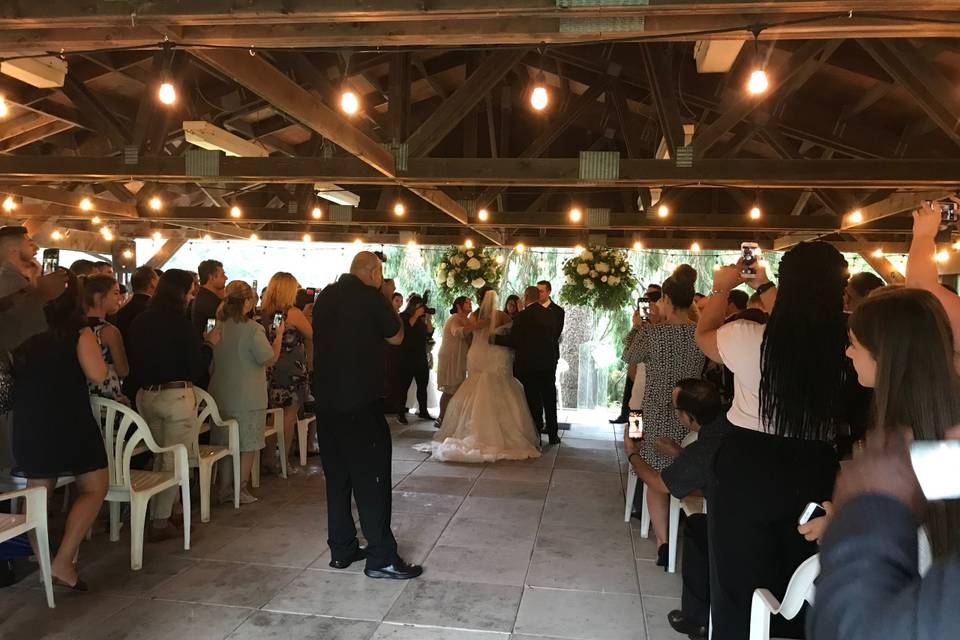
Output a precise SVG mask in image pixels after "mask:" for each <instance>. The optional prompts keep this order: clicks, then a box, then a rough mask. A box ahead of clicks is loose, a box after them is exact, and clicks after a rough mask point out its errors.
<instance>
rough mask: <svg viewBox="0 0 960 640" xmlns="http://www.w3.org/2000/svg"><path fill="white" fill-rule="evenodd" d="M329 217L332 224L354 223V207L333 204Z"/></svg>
mask: <svg viewBox="0 0 960 640" xmlns="http://www.w3.org/2000/svg"><path fill="white" fill-rule="evenodd" d="M327 215H328V219H329V220H330V222H341V223H343V222H353V207H351V206H349V205H346V204H332V205H330V211H329V212H328V214H327Z"/></svg>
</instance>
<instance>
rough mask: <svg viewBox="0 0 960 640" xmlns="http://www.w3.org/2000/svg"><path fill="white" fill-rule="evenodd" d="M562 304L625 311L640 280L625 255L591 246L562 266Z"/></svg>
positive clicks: (606, 248) (618, 251) (620, 252)
mask: <svg viewBox="0 0 960 640" xmlns="http://www.w3.org/2000/svg"><path fill="white" fill-rule="evenodd" d="M563 275H564V285H563V289H561V290H560V300H561V301H562V302H565V303H568V304H573V305H577V306H581V307H594V308H600V309H610V310H622V309H624V308H626V307H627V306H628V305H629V304H630V302H631V300H630V297H631V295H632V293H633V291H634V289H636V287H637V280H636V278H635V277H634V275H633V269H632V268H631V267H630V262H629V260H627V256H626V254H625V253H624V252H623V251H622V250H620V249H611V248H610V247H589V248H587V249H585V250H584V251H582V252H581V253H580V254H579V255H576V256H574V257H572V258H570V259H569V260H567V262H566V263H565V264H564V265H563Z"/></svg>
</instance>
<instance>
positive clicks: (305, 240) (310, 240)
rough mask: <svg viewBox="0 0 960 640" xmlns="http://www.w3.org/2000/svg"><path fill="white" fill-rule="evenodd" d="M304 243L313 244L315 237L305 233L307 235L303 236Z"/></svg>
mask: <svg viewBox="0 0 960 640" xmlns="http://www.w3.org/2000/svg"><path fill="white" fill-rule="evenodd" d="M303 241H304V242H313V236H311V235H310V234H309V233H305V234H303Z"/></svg>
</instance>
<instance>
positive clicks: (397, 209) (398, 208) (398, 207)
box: [393, 202, 407, 216]
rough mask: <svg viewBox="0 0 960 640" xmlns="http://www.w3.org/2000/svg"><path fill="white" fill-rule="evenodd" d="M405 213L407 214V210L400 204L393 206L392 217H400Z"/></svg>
mask: <svg viewBox="0 0 960 640" xmlns="http://www.w3.org/2000/svg"><path fill="white" fill-rule="evenodd" d="M406 212H407V208H406V207H405V206H403V203H402V202H398V203H397V204H395V205H393V215H395V216H402V215H403V214H405V213H406Z"/></svg>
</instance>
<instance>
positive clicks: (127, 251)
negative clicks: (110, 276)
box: [123, 249, 133, 260]
mask: <svg viewBox="0 0 960 640" xmlns="http://www.w3.org/2000/svg"><path fill="white" fill-rule="evenodd" d="M123 257H124V259H125V260H129V259H130V258H132V257H133V251H130V249H124V250H123Z"/></svg>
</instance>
